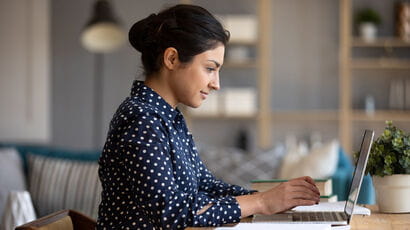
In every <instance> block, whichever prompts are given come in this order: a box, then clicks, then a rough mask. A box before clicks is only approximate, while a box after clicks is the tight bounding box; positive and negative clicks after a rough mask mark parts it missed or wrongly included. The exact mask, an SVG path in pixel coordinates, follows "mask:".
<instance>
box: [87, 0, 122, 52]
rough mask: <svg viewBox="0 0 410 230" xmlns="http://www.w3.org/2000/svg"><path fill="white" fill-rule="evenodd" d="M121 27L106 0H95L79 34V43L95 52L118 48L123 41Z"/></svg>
mask: <svg viewBox="0 0 410 230" xmlns="http://www.w3.org/2000/svg"><path fill="white" fill-rule="evenodd" d="M125 38H126V36H125V31H124V30H123V29H122V27H121V26H120V24H119V23H118V21H117V20H116V18H115V17H114V14H113V12H112V8H111V5H110V3H109V2H108V1H107V0H97V1H96V2H95V5H94V12H93V16H92V18H91V20H90V21H89V22H88V23H87V25H86V26H85V28H84V30H83V32H82V34H81V43H82V45H83V46H84V48H85V49H87V50H88V51H91V52H95V53H108V52H111V51H113V50H115V49H117V48H119V47H120V46H121V45H122V44H123V43H124V42H125Z"/></svg>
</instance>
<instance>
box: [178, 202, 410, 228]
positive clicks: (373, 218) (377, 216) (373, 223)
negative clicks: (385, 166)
mask: <svg viewBox="0 0 410 230" xmlns="http://www.w3.org/2000/svg"><path fill="white" fill-rule="evenodd" d="M365 207H366V208H369V209H370V210H371V211H372V214H371V215H370V216H362V215H354V216H353V218H352V222H351V223H350V229H351V230H410V213H405V214H386V213H380V212H378V208H377V206H376V205H365ZM251 221H252V219H251V218H245V219H243V220H242V221H241V222H251ZM228 226H234V225H228ZM186 229H187V230H205V229H215V228H213V227H206V228H205V227H204V228H186Z"/></svg>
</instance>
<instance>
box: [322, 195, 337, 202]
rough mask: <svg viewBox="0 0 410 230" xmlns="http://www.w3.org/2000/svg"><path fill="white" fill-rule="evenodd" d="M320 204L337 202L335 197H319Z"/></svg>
mask: <svg viewBox="0 0 410 230" xmlns="http://www.w3.org/2000/svg"><path fill="white" fill-rule="evenodd" d="M320 202H337V195H336V194H332V195H329V196H320Z"/></svg>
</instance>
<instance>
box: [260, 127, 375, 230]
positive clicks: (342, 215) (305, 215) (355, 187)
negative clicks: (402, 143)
mask: <svg viewBox="0 0 410 230" xmlns="http://www.w3.org/2000/svg"><path fill="white" fill-rule="evenodd" d="M373 137H374V131H372V130H365V132H364V136H363V140H362V144H361V146H360V154H359V159H358V160H357V166H356V168H355V170H354V174H353V178H352V182H351V184H350V192H349V197H348V198H347V200H346V204H345V208H344V211H343V212H292V211H290V212H285V213H279V214H274V215H255V216H254V218H253V222H254V223H255V222H279V223H294V224H308V223H312V224H319V223H320V224H331V225H348V224H349V223H350V220H351V219H352V215H353V209H354V206H355V205H356V202H357V199H358V197H359V191H360V186H361V185H362V181H363V176H364V172H365V169H366V165H367V159H368V157H369V153H370V149H371V146H372V143H373Z"/></svg>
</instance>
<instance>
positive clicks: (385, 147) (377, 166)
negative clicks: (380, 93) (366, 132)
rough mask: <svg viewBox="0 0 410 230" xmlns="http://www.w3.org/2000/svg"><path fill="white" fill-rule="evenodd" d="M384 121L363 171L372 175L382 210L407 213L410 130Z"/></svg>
mask: <svg viewBox="0 0 410 230" xmlns="http://www.w3.org/2000/svg"><path fill="white" fill-rule="evenodd" d="M386 124H387V126H386V128H385V129H384V132H383V134H382V135H381V136H380V137H378V138H377V139H376V140H375V141H374V142H373V145H372V148H371V150H370V155H369V160H368V163H367V168H366V173H370V174H371V175H372V178H373V184H374V186H375V190H376V200H377V204H378V205H379V210H380V211H381V212H389V213H403V212H410V133H405V132H404V131H403V130H401V129H399V128H397V127H395V126H394V125H393V124H392V122H391V121H386ZM357 156H358V154H356V158H357Z"/></svg>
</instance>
